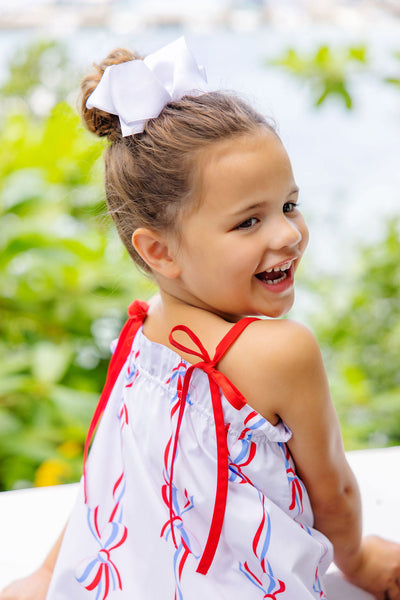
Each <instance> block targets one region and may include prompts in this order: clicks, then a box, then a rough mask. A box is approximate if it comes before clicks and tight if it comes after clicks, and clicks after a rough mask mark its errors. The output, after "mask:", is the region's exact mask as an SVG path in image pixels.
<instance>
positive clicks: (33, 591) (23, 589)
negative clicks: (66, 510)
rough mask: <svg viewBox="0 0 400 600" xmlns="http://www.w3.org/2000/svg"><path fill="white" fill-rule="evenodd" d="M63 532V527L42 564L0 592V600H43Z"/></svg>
mask: <svg viewBox="0 0 400 600" xmlns="http://www.w3.org/2000/svg"><path fill="white" fill-rule="evenodd" d="M64 532H65V527H64V529H63V531H62V532H61V534H60V536H59V538H58V539H57V541H56V543H55V544H54V546H53V547H52V549H51V550H50V552H49V554H48V555H47V556H46V558H45V560H44V562H43V564H42V565H41V566H40V567H39V568H38V569H37V570H36V571H34V572H33V573H31V574H30V575H28V576H27V577H24V578H23V579H17V581H13V582H12V583H10V585H8V586H7V587H6V588H4V590H2V591H1V592H0V600H45V598H46V595H47V590H48V588H49V585H50V580H51V577H52V575H53V570H54V566H55V564H56V560H57V556H58V553H59V550H60V546H61V543H62V540H63V537H64Z"/></svg>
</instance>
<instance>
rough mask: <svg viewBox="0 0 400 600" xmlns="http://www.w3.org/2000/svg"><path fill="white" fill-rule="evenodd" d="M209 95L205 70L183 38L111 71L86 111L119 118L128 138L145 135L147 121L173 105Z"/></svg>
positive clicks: (103, 76) (117, 66)
mask: <svg viewBox="0 0 400 600" xmlns="http://www.w3.org/2000/svg"><path fill="white" fill-rule="evenodd" d="M208 91H209V88H208V85H207V78H206V74H205V70H204V68H203V67H201V66H199V65H198V64H197V63H196V61H195V59H194V57H193V55H192V54H191V52H190V51H189V49H188V47H187V46H186V42H185V39H184V38H183V37H181V38H179V39H178V40H176V41H175V42H172V43H171V44H168V45H167V46H164V47H163V48H161V49H160V50H158V51H157V52H154V53H153V54H149V55H148V56H146V58H145V59H144V60H140V59H135V60H130V61H127V62H123V63H120V64H118V65H110V66H109V67H107V68H106V69H105V70H104V73H103V75H102V78H101V80H100V81H99V83H98V85H97V87H96V88H95V90H94V91H93V92H92V94H91V95H90V96H89V98H88V99H87V101H86V107H87V108H89V109H90V108H99V109H100V110H104V111H106V112H108V113H110V114H112V115H118V117H119V121H120V124H121V132H122V136H123V137H126V136H128V135H134V134H135V133H141V132H142V131H143V130H144V128H145V125H146V121H147V120H148V119H154V118H155V117H158V115H159V114H160V112H161V111H162V109H163V108H164V106H166V105H167V104H168V103H169V102H172V101H174V100H180V99H181V98H182V97H183V96H186V95H192V96H198V95H199V94H203V93H205V92H208Z"/></svg>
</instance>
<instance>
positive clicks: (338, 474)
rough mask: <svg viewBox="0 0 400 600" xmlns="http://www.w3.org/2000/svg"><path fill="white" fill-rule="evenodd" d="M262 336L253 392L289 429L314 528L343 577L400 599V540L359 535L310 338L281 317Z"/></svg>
mask: <svg viewBox="0 0 400 600" xmlns="http://www.w3.org/2000/svg"><path fill="white" fill-rule="evenodd" d="M267 326H269V324H268V323H264V324H263V327H267ZM269 331H270V332H271V327H270V329H269ZM274 332H275V333H274ZM264 339H268V343H266V342H264V343H262V340H261V339H260V340H259V343H258V346H256V347H258V348H261V350H264V349H265V354H266V356H267V357H268V366H267V367H266V363H265V362H264V366H265V367H266V368H265V369H264V372H265V376H264V381H263V380H262V379H263V378H262V377H261V379H260V380H259V381H257V387H258V386H260V387H259V391H258V393H261V391H262V389H264V393H263V396H264V398H265V397H266V396H268V400H266V402H267V403H268V406H267V407H266V413H267V414H268V415H270V414H271V408H272V412H273V413H274V414H275V415H276V416H278V417H280V418H281V419H282V420H283V421H284V422H285V423H286V424H287V425H288V426H289V427H290V428H291V430H292V432H293V437H292V439H291V440H290V441H289V442H288V446H289V449H290V452H291V454H292V457H293V460H294V462H295V465H296V470H297V473H298V474H299V476H300V477H301V479H302V480H303V482H304V484H305V486H306V488H307V491H308V494H309V497H310V501H311V504H312V508H313V512H314V518H315V528H316V529H318V530H320V531H321V532H323V533H324V534H325V535H326V536H327V537H328V538H329V539H330V540H331V542H332V544H333V547H334V561H335V563H336V564H337V566H338V567H339V568H340V569H341V571H342V572H343V573H344V574H345V576H346V578H347V579H349V580H350V581H351V582H352V583H354V584H356V585H358V586H360V587H362V588H364V589H366V590H368V591H369V592H370V593H372V594H375V596H376V598H384V597H385V596H384V593H385V592H388V593H389V595H388V596H387V597H388V598H390V600H398V599H400V586H399V584H398V583H397V580H398V581H399V583H400V545H399V544H394V543H391V542H388V541H385V540H382V539H380V538H377V537H370V538H366V539H364V540H362V537H361V530H362V523H361V500H360V494H359V490H358V485H357V483H356V480H355V477H354V475H353V473H352V471H351V469H350V467H349V465H348V463H347V460H346V457H345V453H344V448H343V442H342V436H341V432H340V427H339V423H338V418H337V415H336V412H335V409H334V407H333V404H332V400H331V397H330V393H329V387H328V382H327V377H326V373H325V368H324V365H323V361H322V357H321V352H320V350H319V347H318V344H317V342H316V340H315V338H314V336H313V335H312V334H311V333H310V332H309V331H308V330H307V329H306V328H305V327H303V326H301V325H299V324H297V323H294V322H292V321H280V322H275V324H274V330H272V338H271V336H270V335H268V338H266V336H265V338H264ZM263 346H264V348H263ZM271 347H272V348H273V351H272V352H271ZM263 354H264V353H263V352H262V351H261V352H260V353H259V357H262V355H263ZM260 360H261V359H260V358H258V359H257V362H259V361H260ZM259 366H260V365H259ZM257 380H258V377H257ZM266 389H267V390H268V394H265V390H266ZM271 398H272V402H273V403H274V405H273V406H272V407H271ZM260 412H262V411H260Z"/></svg>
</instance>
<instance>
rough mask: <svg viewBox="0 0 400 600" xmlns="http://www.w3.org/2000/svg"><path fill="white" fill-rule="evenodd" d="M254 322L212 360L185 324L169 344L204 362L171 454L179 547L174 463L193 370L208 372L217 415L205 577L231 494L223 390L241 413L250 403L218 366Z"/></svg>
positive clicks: (224, 342) (187, 378)
mask: <svg viewBox="0 0 400 600" xmlns="http://www.w3.org/2000/svg"><path fill="white" fill-rule="evenodd" d="M252 320H253V319H243V320H242V321H241V323H240V324H236V326H234V328H233V329H231V331H230V332H228V334H227V336H225V338H223V340H222V342H220V343H219V344H218V346H217V349H216V351H215V355H214V357H213V358H212V359H211V358H210V356H209V354H208V352H207V350H206V349H205V348H204V346H203V344H202V343H201V341H200V340H199V338H198V337H197V336H196V335H195V334H194V333H193V331H191V330H190V329H189V328H188V327H186V326H184V325H178V326H176V327H174V328H173V329H172V331H171V333H170V335H169V341H170V343H171V344H172V345H173V346H175V348H177V349H178V350H181V351H183V352H186V353H188V354H192V355H194V356H198V357H199V358H200V359H202V360H201V361H200V362H198V363H196V364H193V365H190V367H189V368H188V369H187V371H186V374H185V377H184V380H183V386H182V393H181V395H180V398H179V413H178V421H177V424H176V430H175V439H174V443H173V449H172V455H171V466H170V480H169V488H170V489H169V498H170V506H169V513H170V520H169V522H170V525H171V531H172V539H173V542H174V544H175V547H176V548H177V542H176V539H175V532H174V527H173V521H174V518H175V517H174V512H173V505H172V500H171V499H172V497H173V474H174V463H175V459H176V455H177V449H178V439H179V431H180V428H181V424H182V419H183V413H184V410H185V406H186V398H187V395H188V391H189V386H190V380H191V377H192V374H193V371H194V370H195V369H201V370H202V371H204V372H205V373H206V374H207V376H208V380H209V383H210V392H211V403H212V408H213V413H214V424H215V438H216V446H217V487H216V493H215V501H214V511H213V516H212V520H211V525H210V530H209V534H208V539H207V542H206V546H205V548H204V551H203V554H202V556H201V559H200V562H199V565H198V567H197V572H198V573H201V574H203V575H205V574H206V573H207V572H208V570H209V568H210V566H211V563H212V561H213V559H214V555H215V553H216V551H217V546H218V543H219V538H220V536H221V531H222V525H223V522H224V517H225V508H226V499H227V494H228V467H229V453H228V445H227V440H226V432H225V421H224V414H223V409H222V403H221V395H220V390H222V392H223V394H224V396H225V397H226V399H227V400H228V402H230V404H232V406H233V407H234V408H236V409H237V410H240V409H241V408H243V406H244V405H245V404H246V400H245V398H244V397H243V395H242V394H241V393H240V392H239V390H238V389H237V388H236V387H235V386H234V385H233V383H231V381H229V379H228V378H227V377H226V376H225V375H224V374H223V373H221V372H220V371H218V370H217V369H216V366H217V364H218V362H219V361H220V360H221V358H222V357H223V355H224V354H225V352H226V351H227V349H228V348H229V347H230V345H231V344H232V343H233V342H234V341H235V339H236V337H237V335H239V334H240V332H241V331H242V330H243V328H244V327H245V326H246V325H247V324H248V323H250V322H251V321H252ZM175 331H182V332H184V333H186V334H187V335H188V336H189V338H190V339H191V340H192V342H193V343H194V344H195V346H196V347H197V349H196V350H195V349H191V348H187V347H186V346H184V345H183V344H181V343H179V342H177V341H176V340H175V339H174V336H173V334H174V332H175Z"/></svg>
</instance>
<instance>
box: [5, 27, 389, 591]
mask: <svg viewBox="0 0 400 600" xmlns="http://www.w3.org/2000/svg"><path fill="white" fill-rule="evenodd" d="M109 65H113V66H111V67H109V68H106V67H108V66H109ZM83 117H84V120H85V122H86V124H87V125H88V127H89V129H90V130H91V131H93V132H95V133H97V134H98V135H100V136H108V138H109V140H110V144H109V146H108V148H107V151H106V174H105V177H106V192H107V200H108V204H109V208H110V212H111V215H112V217H113V219H114V221H115V223H116V226H117V228H118V231H119V233H120V236H121V238H122V240H123V242H124V244H125V245H126V247H127V249H128V252H129V253H130V255H131V256H132V258H133V260H134V261H135V262H136V263H137V264H138V265H139V266H140V267H141V268H142V269H144V270H145V271H146V272H147V273H148V274H150V275H151V276H152V277H153V278H154V280H155V281H156V283H157V285H158V288H159V294H158V296H157V297H156V298H154V299H153V300H152V301H151V302H150V305H147V304H145V303H143V302H138V301H137V302H134V303H133V304H132V305H131V306H130V307H129V319H128V321H127V323H126V325H125V327H124V329H123V330H122V332H121V335H120V337H119V341H118V344H117V346H116V348H115V351H114V354H113V358H112V361H111V365H110V369H109V373H108V378H107V383H106V387H105V389H104V392H103V395H102V397H101V400H100V404H99V407H98V409H97V411H96V414H95V417H94V420H93V422H92V425H91V428H90V431H89V437H88V442H89V441H90V439H91V437H92V434H93V431H94V429H95V427H96V426H97V424H98V423H99V425H98V429H97V433H96V436H95V439H94V442H93V445H92V448H91V452H90V456H89V459H88V461H87V463H86V464H85V467H84V478H83V481H82V485H81V488H80V494H79V497H78V500H77V503H76V505H75V507H74V509H73V512H72V515H71V517H70V519H69V522H68V525H67V527H66V530H65V532H64V533H63V535H62V536H61V538H60V540H59V541H58V542H57V544H56V546H55V548H54V549H53V550H52V552H51V553H50V555H49V557H48V558H47V560H46V563H45V565H43V566H42V567H41V568H40V569H39V570H38V571H37V572H36V573H35V574H34V575H32V576H30V577H29V578H27V579H26V580H24V581H22V582H19V583H16V584H13V585H11V586H9V588H7V590H5V591H4V592H3V594H1V595H0V598H1V599H2V600H10V599H19V600H21V599H22V598H25V599H30V598H35V599H36V600H37V599H41V598H44V597H45V595H46V592H47V587H48V584H49V580H50V577H51V574H52V577H51V583H50V587H49V589H48V593H47V599H48V600H67V599H68V600H71V599H74V600H90V599H91V598H92V599H93V600H106V599H109V600H113V599H114V598H115V599H117V598H124V599H132V600H133V599H134V598H138V599H139V598H140V599H149V600H150V599H151V600H153V599H157V600H158V599H163V600H164V599H165V600H167V599H170V600H173V599H180V600H181V599H182V600H200V599H201V600H204V598H212V599H225V598H226V599H229V600H232V599H236V598H238V599H239V598H240V599H242V598H243V599H244V598H245V599H246V600H259V599H262V598H271V599H276V600H311V599H313V598H314V599H317V598H319V599H321V598H326V595H325V592H324V584H323V575H324V573H325V571H326V569H327V567H328V566H329V564H330V562H331V560H332V558H333V560H334V561H335V563H336V564H337V565H338V567H339V568H340V569H341V570H342V572H343V573H344V575H345V577H346V578H347V579H348V580H350V581H351V582H353V583H354V584H356V585H358V586H360V587H362V588H364V589H366V590H368V591H370V592H371V593H372V594H374V595H375V597H376V598H378V599H384V598H389V599H390V600H396V599H399V598H400V585H399V582H400V546H399V545H397V544H394V543H391V542H386V541H384V540H382V539H380V538H375V537H372V538H367V539H364V540H363V539H362V538H361V522H360V515H361V506H360V498H359V492H358V488H357V484H356V482H355V480H354V477H353V474H352V472H351V470H350V468H349V466H348V464H347V462H346V458H345V455H344V451H343V445H342V439H341V435H340V430H339V425H338V421H337V417H336V414H335V411H334V408H333V405H332V402H331V399H330V396H329V390H328V384H327V380H326V375H325V371H324V367H323V363H322V359H321V355H320V351H319V349H318V346H317V343H316V341H315V339H314V337H313V336H312V334H311V333H310V332H309V331H308V330H307V329H306V328H304V327H303V326H301V325H299V324H297V323H295V322H293V321H290V320H279V319H277V317H281V316H282V315H285V314H286V313H287V312H288V311H289V309H290V308H291V306H292V304H293V299H294V276H295V273H296V270H297V268H298V265H299V262H300V260H301V258H302V256H303V253H304V251H305V248H306V246H307V240H308V232H307V227H306V225H305V222H304V219H303V217H302V214H301V212H300V209H299V206H298V194H299V190H298V187H297V185H296V182H295V179H294V176H293V173H292V168H291V165H290V161H289V158H288V156H287V154H286V151H285V149H284V147H283V145H282V142H281V140H280V139H279V137H278V135H277V133H276V131H275V130H274V128H273V126H272V125H271V124H270V123H269V122H268V121H267V120H265V118H264V117H262V116H261V115H260V114H258V113H257V112H255V111H254V110H253V109H252V108H250V107H249V106H248V105H247V104H245V103H244V102H243V101H241V100H239V99H238V98H236V97H235V96H233V95H228V94H225V93H219V92H210V91H208V88H207V84H206V81H205V79H204V72H203V71H202V69H201V68H199V67H198V66H197V65H196V63H195V61H194V59H193V57H192V56H191V54H190V53H189V51H188V50H187V48H186V46H185V43H184V41H183V39H180V40H178V41H177V42H175V43H173V44H170V45H169V46H167V47H165V48H163V49H162V50H160V51H158V52H156V53H155V54H152V55H150V56H148V57H147V58H146V59H145V60H141V59H140V58H139V57H137V56H134V55H132V54H130V53H128V52H127V51H124V50H117V51H115V52H114V53H112V54H111V55H110V56H109V57H108V58H107V59H106V60H105V61H104V62H103V63H102V64H101V65H100V66H99V67H97V68H96V70H95V72H94V73H93V74H92V75H90V76H88V77H86V79H85V80H84V81H83ZM248 315H253V316H255V317H251V318H250V317H248ZM260 317H272V318H270V319H263V318H260ZM101 415H102V417H101V420H100V416H101ZM56 559H57V560H56Z"/></svg>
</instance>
